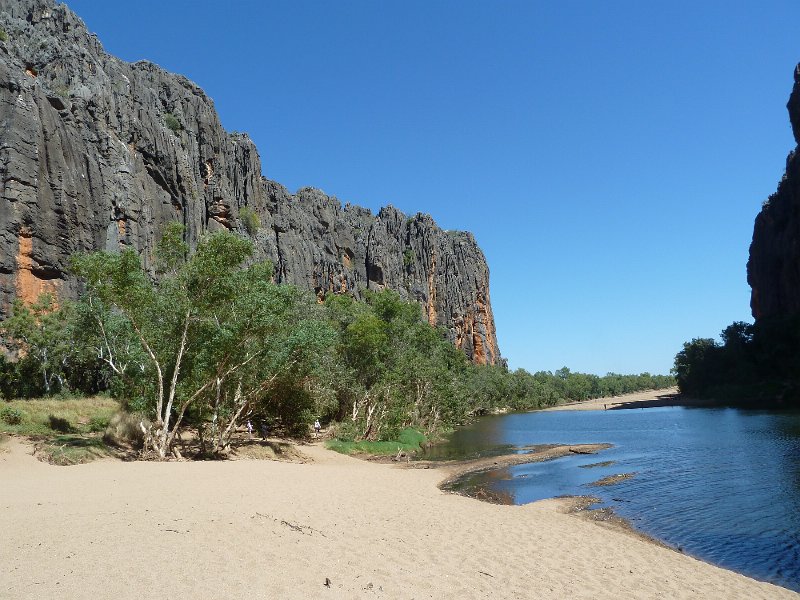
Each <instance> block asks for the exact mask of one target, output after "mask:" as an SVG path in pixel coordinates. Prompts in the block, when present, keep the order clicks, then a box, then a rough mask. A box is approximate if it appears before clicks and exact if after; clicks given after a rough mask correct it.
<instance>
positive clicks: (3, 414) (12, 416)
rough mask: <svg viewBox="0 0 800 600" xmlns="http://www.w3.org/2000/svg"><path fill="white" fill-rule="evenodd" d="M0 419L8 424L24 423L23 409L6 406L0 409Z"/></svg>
mask: <svg viewBox="0 0 800 600" xmlns="http://www.w3.org/2000/svg"><path fill="white" fill-rule="evenodd" d="M0 420H2V421H3V423H5V424H7V425H19V424H20V423H22V411H21V410H20V409H18V408H12V407H10V406H5V407H3V409H2V410H0Z"/></svg>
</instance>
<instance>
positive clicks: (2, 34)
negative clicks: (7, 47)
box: [0, 29, 8, 42]
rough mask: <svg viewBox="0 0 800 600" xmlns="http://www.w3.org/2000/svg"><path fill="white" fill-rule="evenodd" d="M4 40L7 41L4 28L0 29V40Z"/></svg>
mask: <svg viewBox="0 0 800 600" xmlns="http://www.w3.org/2000/svg"><path fill="white" fill-rule="evenodd" d="M6 41H8V34H7V33H6V32H5V30H3V29H0V42H6Z"/></svg>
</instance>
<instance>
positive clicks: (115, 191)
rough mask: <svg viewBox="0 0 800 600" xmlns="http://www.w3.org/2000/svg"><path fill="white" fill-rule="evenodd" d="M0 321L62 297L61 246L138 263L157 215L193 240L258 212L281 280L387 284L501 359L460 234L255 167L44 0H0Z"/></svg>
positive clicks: (155, 229) (467, 237)
mask: <svg viewBox="0 0 800 600" xmlns="http://www.w3.org/2000/svg"><path fill="white" fill-rule="evenodd" d="M0 29H2V30H3V31H4V32H5V34H6V36H5V37H6V39H5V41H0V317H3V316H4V315H5V314H7V311H8V308H9V306H10V304H11V302H12V301H13V299H14V298H15V297H21V298H24V299H25V300H32V299H34V298H35V297H36V296H37V295H38V294H39V293H40V292H42V291H53V292H56V293H58V294H61V295H64V296H68V297H69V296H74V295H75V294H76V293H77V291H78V288H77V282H76V281H75V280H74V279H72V278H71V277H70V276H69V275H68V274H67V272H66V270H67V269H66V267H67V263H68V260H69V257H70V255H72V254H73V253H75V252H78V251H87V250H95V249H108V250H113V249H117V248H120V247H123V246H130V247H133V248H135V249H137V250H139V251H140V252H141V253H142V256H143V257H144V261H145V264H148V263H149V261H150V256H151V252H152V248H153V246H154V243H155V242H156V241H157V240H158V239H159V237H160V233H161V231H162V230H163V228H164V226H165V224H167V223H168V222H171V221H176V220H177V221H179V222H181V223H183V224H184V226H185V228H186V238H187V241H188V242H189V243H190V244H195V243H196V242H197V240H198V239H199V237H200V236H201V235H203V234H204V233H206V232H208V231H214V230H218V229H222V228H225V229H229V230H238V231H240V232H242V233H244V228H243V226H242V224H241V222H240V220H239V211H240V209H241V208H242V207H245V206H247V207H249V208H250V209H252V210H254V211H255V212H256V213H257V214H259V216H260V218H261V222H262V227H261V229H260V230H259V231H258V233H257V234H256V235H255V242H256V247H257V253H258V255H259V257H262V258H269V259H271V260H272V261H273V262H274V263H275V265H276V278H277V280H278V281H279V282H284V283H291V284H294V285H297V286H300V287H303V288H307V289H310V290H312V291H313V292H315V293H316V294H317V295H318V296H320V297H322V296H324V295H325V294H327V293H342V292H349V293H353V294H355V295H356V296H358V295H359V294H361V293H362V291H363V290H364V289H383V288H391V289H394V290H396V291H398V292H399V293H400V294H401V295H402V296H403V297H405V298H409V299H413V300H415V301H417V302H419V303H420V304H421V305H422V307H423V310H424V311H425V315H426V316H427V318H428V320H429V322H430V323H431V324H436V325H440V326H443V327H445V328H446V329H447V331H448V333H449V337H450V339H451V340H452V341H453V343H455V344H456V345H457V346H458V347H460V348H463V349H464V351H465V352H466V353H467V354H468V355H469V356H470V357H472V358H473V360H475V361H476V362H478V363H490V364H493V363H495V362H497V361H499V360H500V353H499V350H498V348H497V340H496V336H495V330H494V319H493V317H492V310H491V304H490V301H489V271H488V268H487V265H486V260H485V258H484V256H483V253H482V252H481V250H480V248H478V246H477V244H476V242H475V239H474V238H473V236H472V235H471V234H469V233H461V232H448V231H443V230H441V229H440V228H439V227H437V226H436V224H435V223H434V222H433V220H432V219H431V218H430V217H429V216H427V215H421V214H418V215H416V216H414V217H410V218H408V217H406V216H405V215H404V214H402V213H400V212H399V211H398V210H396V209H394V208H392V207H387V208H384V209H382V210H381V211H380V212H379V213H378V215H373V214H372V213H371V212H370V211H369V210H367V209H364V208H359V207H356V206H350V205H345V206H344V207H343V206H342V205H341V204H340V202H339V201H338V200H337V199H336V198H333V197H330V196H326V195H325V194H324V193H322V192H321V191H319V190H315V189H311V188H305V189H302V190H300V191H298V192H297V193H296V194H295V195H292V194H290V193H289V192H288V191H287V190H286V189H285V188H283V187H282V186H281V185H280V184H278V183H275V182H272V181H269V180H266V179H264V178H263V177H262V171H261V161H260V159H259V155H258V151H257V149H256V148H255V146H254V144H253V143H252V141H251V140H250V139H249V138H248V137H247V136H246V135H243V134H229V133H227V132H226V131H225V130H224V129H223V128H222V126H221V124H220V122H219V118H218V117H217V114H216V111H215V109H214V105H213V102H212V101H211V99H210V98H209V97H208V96H206V95H205V93H204V92H203V90H201V89H200V88H199V87H197V86H196V85H195V84H194V83H192V82H191V81H189V80H188V79H186V78H185V77H182V76H180V75H175V74H172V73H167V72H166V71H164V70H162V69H161V68H159V67H158V66H156V65H154V64H152V63H149V62H138V63H133V64H130V63H126V62H123V61H121V60H119V59H117V58H115V57H113V56H110V55H109V54H107V53H106V52H105V51H104V50H103V48H102V46H101V44H100V42H99V41H98V40H97V38H96V37H95V36H94V35H92V34H90V33H89V32H88V31H87V30H86V28H85V26H84V24H83V22H82V21H81V20H80V19H79V18H78V17H77V16H76V15H75V14H74V13H72V12H71V11H70V10H69V9H68V8H67V7H66V6H64V5H56V4H55V2H54V1H53V0H0Z"/></svg>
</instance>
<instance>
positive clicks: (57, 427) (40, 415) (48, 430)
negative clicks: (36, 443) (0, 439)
mask: <svg viewBox="0 0 800 600" xmlns="http://www.w3.org/2000/svg"><path fill="white" fill-rule="evenodd" d="M0 406H1V407H2V408H0V413H2V414H3V415H13V416H14V417H13V418H11V419H8V420H12V421H15V422H14V423H9V422H8V420H6V419H5V418H3V419H0V432H5V433H14V434H17V435H31V436H52V435H54V434H61V433H77V434H82V433H91V432H92V431H97V430H98V427H99V426H100V424H101V423H102V422H105V423H108V421H109V419H111V416H112V415H113V414H114V413H115V412H117V411H118V410H119V403H118V402H117V401H116V400H112V399H111V398H103V397H101V396H93V397H91V398H66V399H59V398H44V399H37V400H12V401H10V402H0ZM17 417H18V418H17Z"/></svg>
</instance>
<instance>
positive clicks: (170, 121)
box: [164, 113, 183, 135]
mask: <svg viewBox="0 0 800 600" xmlns="http://www.w3.org/2000/svg"><path fill="white" fill-rule="evenodd" d="M164 125H166V126H167V127H169V128H170V129H171V130H172V133H174V134H176V135H177V134H178V133H180V132H181V131H183V124H182V123H181V122H180V121H179V120H178V117H176V116H175V115H173V114H172V113H166V114H165V115H164Z"/></svg>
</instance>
